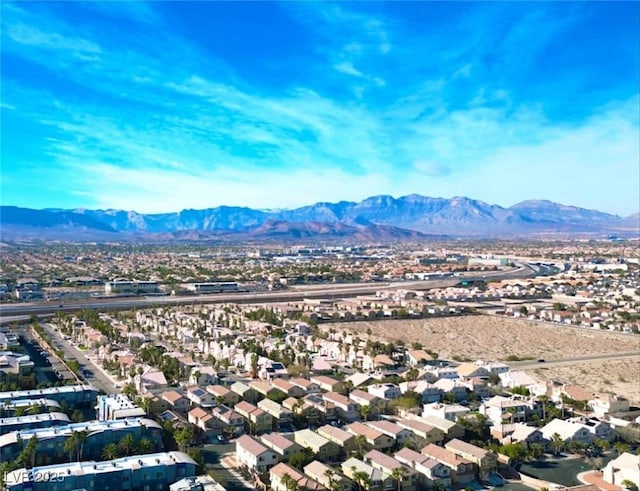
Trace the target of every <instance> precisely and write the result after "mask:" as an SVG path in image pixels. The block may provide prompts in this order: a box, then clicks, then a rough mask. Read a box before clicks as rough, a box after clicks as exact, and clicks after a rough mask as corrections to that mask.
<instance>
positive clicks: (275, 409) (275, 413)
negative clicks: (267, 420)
mask: <svg viewBox="0 0 640 491" xmlns="http://www.w3.org/2000/svg"><path fill="white" fill-rule="evenodd" d="M258 408H260V409H262V410H263V411H264V412H266V413H268V414H270V415H271V417H272V418H273V420H275V422H276V423H277V424H278V425H284V424H289V423H291V422H292V421H293V412H292V411H291V410H289V409H287V408H286V407H284V406H283V405H282V404H278V403H277V402H275V401H272V400H271V399H262V400H261V401H260V402H259V403H258Z"/></svg>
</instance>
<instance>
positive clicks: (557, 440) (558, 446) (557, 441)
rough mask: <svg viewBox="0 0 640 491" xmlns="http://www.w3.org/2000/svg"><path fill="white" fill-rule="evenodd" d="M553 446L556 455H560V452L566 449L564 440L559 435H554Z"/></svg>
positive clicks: (552, 437) (552, 438) (552, 436)
mask: <svg viewBox="0 0 640 491" xmlns="http://www.w3.org/2000/svg"><path fill="white" fill-rule="evenodd" d="M551 445H552V446H553V451H554V453H555V455H559V454H560V450H562V448H563V447H564V440H563V439H562V437H561V436H560V435H559V434H558V433H554V434H553V435H551Z"/></svg>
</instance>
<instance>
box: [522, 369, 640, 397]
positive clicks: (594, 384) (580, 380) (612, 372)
mask: <svg viewBox="0 0 640 491" xmlns="http://www.w3.org/2000/svg"><path fill="white" fill-rule="evenodd" d="M528 372H529V373H530V374H531V375H533V376H534V377H535V378H537V379H546V380H555V381H557V382H560V383H565V384H571V385H580V386H582V387H585V388H587V389H589V390H591V391H592V392H594V393H596V394H598V395H606V394H619V395H623V396H625V397H627V398H628V399H629V400H630V401H631V403H632V404H633V405H636V406H637V405H639V404H640V359H626V360H611V361H605V362H593V363H580V364H579V365H575V366H571V367H552V368H543V367H541V368H536V369H534V370H528Z"/></svg>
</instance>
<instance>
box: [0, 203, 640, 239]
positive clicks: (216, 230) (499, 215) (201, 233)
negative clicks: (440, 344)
mask: <svg viewBox="0 0 640 491" xmlns="http://www.w3.org/2000/svg"><path fill="white" fill-rule="evenodd" d="M0 227H1V228H0V230H1V231H2V235H3V237H5V238H43V239H45V238H57V237H59V236H60V238H69V239H72V238H74V236H76V237H79V238H91V237H95V239H96V240H99V239H103V238H109V237H110V238H111V239H112V240H118V239H121V238H122V239H124V238H127V237H132V238H138V239H141V238H149V239H154V238H155V239H168V240H169V239H184V240H189V239H207V238H219V239H225V240H227V239H228V240H234V239H236V240H240V239H242V240H244V239H255V240H262V239H282V240H290V239H303V238H323V239H331V238H335V239H341V238H343V239H344V238H349V239H351V240H354V241H365V240H373V241H375V240H407V239H421V238H427V237H430V236H431V237H434V236H443V235H447V236H454V237H465V236H469V237H501V236H522V235H529V234H576V233H578V234H625V233H631V234H634V235H635V234H638V233H639V231H640V215H639V214H635V215H632V216H629V217H619V216H617V215H611V214H608V213H604V212H600V211H596V210H587V209H584V208H578V207H575V206H567V205H561V204H558V203H554V202H551V201H545V200H529V201H523V202H521V203H518V204H516V205H514V206H511V207H509V208H503V207H501V206H498V205H491V204H488V203H485V202H482V201H479V200H474V199H470V198H465V197H454V198H451V199H444V198H430V197H426V196H421V195H417V194H412V195H408V196H403V197H400V198H393V197H391V196H385V195H383V196H372V197H370V198H367V199H364V200H363V201H360V202H350V201H340V202H338V203H315V204H313V205H309V206H303V207H301V208H295V209H288V210H256V209H252V208H246V207H233V206H219V207H216V208H208V209H204V210H192V209H186V210H182V211H180V212H175V213H155V214H143V213H137V212H135V211H123V210H87V209H76V210H60V209H47V210H33V209H28V208H18V207H14V206H1V207H0Z"/></svg>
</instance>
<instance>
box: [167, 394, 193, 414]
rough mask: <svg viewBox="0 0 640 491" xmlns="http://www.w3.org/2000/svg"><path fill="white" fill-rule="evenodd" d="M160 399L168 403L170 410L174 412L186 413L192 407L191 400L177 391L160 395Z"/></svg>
mask: <svg viewBox="0 0 640 491" xmlns="http://www.w3.org/2000/svg"><path fill="white" fill-rule="evenodd" d="M160 398H161V399H162V400H164V401H166V403H167V405H168V406H169V409H171V410H172V411H177V412H179V413H186V412H187V411H188V410H189V408H190V407H191V403H190V402H189V399H187V398H186V397H185V396H183V395H182V394H180V393H179V392H176V391H175V390H167V391H165V392H163V393H162V394H160Z"/></svg>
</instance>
